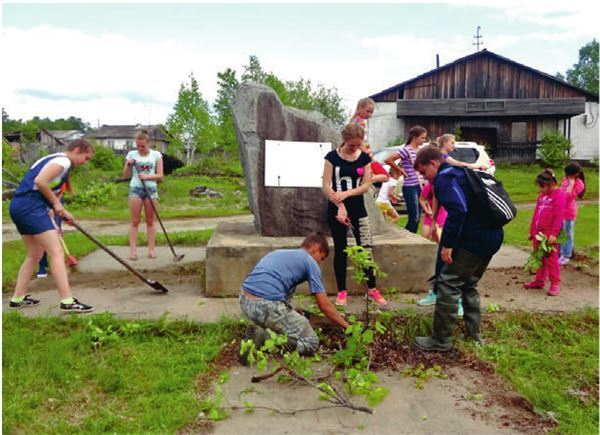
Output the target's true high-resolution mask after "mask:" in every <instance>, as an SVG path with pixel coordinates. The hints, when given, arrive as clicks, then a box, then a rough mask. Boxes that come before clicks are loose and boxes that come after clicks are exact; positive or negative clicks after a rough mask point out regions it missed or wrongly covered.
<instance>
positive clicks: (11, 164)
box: [2, 139, 27, 184]
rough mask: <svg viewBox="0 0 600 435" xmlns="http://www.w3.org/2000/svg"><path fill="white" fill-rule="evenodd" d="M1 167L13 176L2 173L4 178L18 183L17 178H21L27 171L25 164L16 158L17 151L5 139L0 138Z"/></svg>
mask: <svg viewBox="0 0 600 435" xmlns="http://www.w3.org/2000/svg"><path fill="white" fill-rule="evenodd" d="M2 168H3V169H5V170H7V171H8V172H9V173H10V174H12V175H13V176H14V177H15V178H13V177H11V176H10V175H9V176H6V174H2V175H3V177H4V178H6V180H8V181H10V182H14V183H17V184H18V180H20V179H21V178H23V175H25V172H27V166H25V165H23V164H21V163H20V162H19V161H18V160H17V151H16V150H15V149H14V148H13V147H12V145H10V144H9V143H8V142H7V141H6V140H4V139H2Z"/></svg>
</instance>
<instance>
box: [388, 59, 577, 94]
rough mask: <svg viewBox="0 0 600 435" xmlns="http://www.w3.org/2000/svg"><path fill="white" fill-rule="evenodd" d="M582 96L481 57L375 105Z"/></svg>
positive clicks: (539, 76) (546, 79)
mask: <svg viewBox="0 0 600 435" xmlns="http://www.w3.org/2000/svg"><path fill="white" fill-rule="evenodd" d="M582 96H583V95H582V93H581V92H580V91H578V90H576V89H574V88H571V87H569V86H566V85H563V84H561V83H559V82H557V81H555V80H553V79H551V78H550V77H545V76H544V75H542V74H539V73H536V72H534V71H532V70H530V69H527V68H523V67H520V66H519V65H516V64H513V63H510V62H506V61H504V60H502V59H499V58H497V57H495V56H493V55H483V56H480V57H475V58H471V59H468V60H465V61H464V62H458V63H455V64H451V65H449V66H448V67H442V68H440V69H439V70H434V71H432V72H430V73H427V74H425V75H423V76H422V77H420V78H417V79H415V80H413V81H410V82H408V83H406V84H405V85H404V86H403V87H402V88H400V89H395V88H392V89H391V90H390V91H389V92H387V93H385V94H383V95H380V96H378V97H377V101H396V100H398V99H445V98H505V99H513V98H576V97H582Z"/></svg>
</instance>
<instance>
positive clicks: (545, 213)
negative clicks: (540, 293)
mask: <svg viewBox="0 0 600 435" xmlns="http://www.w3.org/2000/svg"><path fill="white" fill-rule="evenodd" d="M535 184H537V186H538V189H539V191H540V196H538V199H537V203H536V205H535V211H534V212H533V217H532V219H531V225H530V227H529V240H531V241H532V242H533V249H534V250H535V249H537V248H538V246H539V244H540V242H539V241H538V240H537V239H536V237H535V236H536V235H537V234H539V233H542V234H543V235H544V236H546V237H547V238H548V245H550V246H553V247H554V250H552V252H550V253H548V254H546V255H545V256H544V257H543V258H542V267H540V268H539V269H538V271H537V273H536V274H535V279H534V280H533V281H531V282H528V283H526V284H523V287H525V288H526V289H534V288H544V285H545V284H546V278H547V277H549V278H550V289H549V290H548V295H549V296H557V295H558V293H559V292H560V287H559V284H560V267H559V265H558V246H557V244H556V238H557V237H558V234H559V233H560V230H561V229H562V226H563V219H564V215H565V205H566V202H567V197H566V194H565V192H564V190H562V189H559V188H558V182H557V180H556V177H555V176H554V174H553V173H552V172H551V171H549V170H548V169H545V170H544V171H542V173H540V174H539V175H538V176H537V177H536V180H535Z"/></svg>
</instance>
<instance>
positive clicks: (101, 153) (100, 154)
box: [90, 144, 125, 171]
mask: <svg viewBox="0 0 600 435" xmlns="http://www.w3.org/2000/svg"><path fill="white" fill-rule="evenodd" d="M94 148H95V149H96V152H95V153H94V157H92V160H90V166H92V167H93V168H97V169H102V170H105V171H116V170H119V169H121V168H122V167H123V165H124V164H125V162H124V160H123V158H122V157H120V156H117V155H115V153H113V151H112V150H111V149H110V148H108V147H105V146H103V145H98V144H96V145H95V147H94Z"/></svg>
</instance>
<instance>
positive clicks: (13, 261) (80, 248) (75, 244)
mask: <svg viewBox="0 0 600 435" xmlns="http://www.w3.org/2000/svg"><path fill="white" fill-rule="evenodd" d="M212 233H213V230H212V229H209V230H198V231H179V232H173V233H169V239H170V240H171V243H172V244H173V245H177V246H204V245H206V244H207V243H208V241H209V239H210V237H211V236H212ZM96 238H97V239H98V240H100V241H101V242H102V243H104V244H105V245H112V246H128V245H129V241H128V239H127V236H125V235H123V236H97V237H96ZM64 239H65V243H66V244H67V246H68V247H69V251H70V252H71V255H73V256H75V257H76V258H80V257H83V256H84V255H87V254H89V253H90V252H92V251H95V250H96V249H98V247H97V246H96V244H94V242H92V241H91V240H89V239H88V238H87V237H85V236H84V235H83V234H80V233H65V235H64ZM146 243H147V239H146V234H145V233H140V234H139V235H138V245H144V244H146ZM156 244H157V245H166V244H167V240H166V239H165V236H164V234H162V233H157V234H156ZM2 252H3V254H4V255H2V291H3V292H12V291H13V290H14V284H15V281H16V279H17V273H18V272H19V268H20V267H21V263H23V260H24V259H25V254H26V252H25V245H24V244H23V242H22V241H21V240H14V241H11V242H5V243H3V244H2ZM8 253H10V255H7V254H8Z"/></svg>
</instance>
